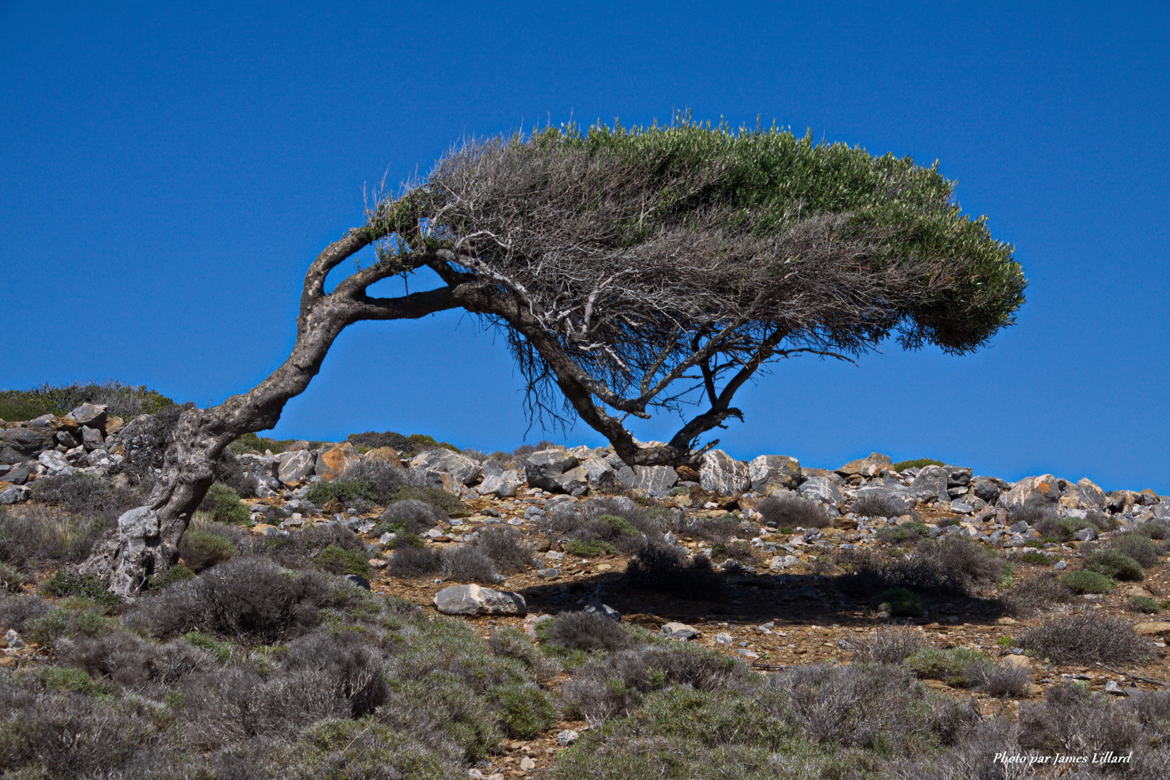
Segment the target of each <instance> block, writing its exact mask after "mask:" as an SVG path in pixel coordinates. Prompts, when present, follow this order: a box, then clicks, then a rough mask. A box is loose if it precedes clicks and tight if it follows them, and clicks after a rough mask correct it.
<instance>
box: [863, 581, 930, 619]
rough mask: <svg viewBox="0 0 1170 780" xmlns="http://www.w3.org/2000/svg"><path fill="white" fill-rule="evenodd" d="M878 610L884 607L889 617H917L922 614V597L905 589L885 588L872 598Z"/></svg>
mask: <svg viewBox="0 0 1170 780" xmlns="http://www.w3.org/2000/svg"><path fill="white" fill-rule="evenodd" d="M874 598H875V599H876V601H877V602H878V606H879V608H880V607H882V606H884V607H885V608H886V609H887V611H889V613H890V614H891V615H896V616H899V617H917V616H918V615H921V614H922V597H921V596H919V595H918V594H917V593H915V592H914V591H912V590H908V589H906V588H887V589H886V590H883V591H882V592H881V593H879V594H877V596H875V597H874Z"/></svg>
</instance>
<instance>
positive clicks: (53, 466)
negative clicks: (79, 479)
mask: <svg viewBox="0 0 1170 780" xmlns="http://www.w3.org/2000/svg"><path fill="white" fill-rule="evenodd" d="M37 460H38V461H39V462H40V464H41V465H42V466H44V467H45V473H46V474H48V475H49V476H50V477H59V476H64V475H67V474H72V473H73V467H72V466H70V465H69V461H68V460H67V459H66V458H65V456H64V455H62V454H61V453H59V452H57V451H56V450H45V451H44V452H42V453H41V454H40V455H38V456H37Z"/></svg>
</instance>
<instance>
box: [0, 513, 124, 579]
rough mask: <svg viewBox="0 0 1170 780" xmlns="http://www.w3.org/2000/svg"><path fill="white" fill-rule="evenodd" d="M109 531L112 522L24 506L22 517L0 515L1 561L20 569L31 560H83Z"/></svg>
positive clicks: (57, 561) (64, 561) (59, 561)
mask: <svg viewBox="0 0 1170 780" xmlns="http://www.w3.org/2000/svg"><path fill="white" fill-rule="evenodd" d="M110 528H113V521H107V520H104V519H86V518H82V517H78V516H75V515H70V514H65V513H63V512H60V511H56V510H50V509H47V508H45V507H36V506H28V507H24V508H22V514H20V515H17V514H15V513H12V512H0V562H5V563H11V564H14V565H17V566H20V565H23V564H25V563H27V562H29V561H39V562H44V563H73V562H77V561H82V560H85V558H86V557H88V555H89V553H90V552H91V551H92V550H93V547H94V545H96V544H97V543H98V541H99V540H100V539H101V538H102V537H103V536H104V535H105V533H106V531H107V530H109V529H110Z"/></svg>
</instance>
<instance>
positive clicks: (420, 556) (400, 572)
mask: <svg viewBox="0 0 1170 780" xmlns="http://www.w3.org/2000/svg"><path fill="white" fill-rule="evenodd" d="M416 538H417V537H416ZM386 568H387V570H388V571H389V572H390V574H392V575H394V576H395V577H402V578H411V577H429V576H431V575H433V574H437V573H438V572H439V569H440V568H441V563H440V561H439V553H437V552H436V551H434V550H432V549H429V548H427V547H422V546H419V547H414V546H411V545H404V546H400V547H398V548H396V549H395V550H394V555H392V556H391V557H390V563H389V564H388V565H387V567H386Z"/></svg>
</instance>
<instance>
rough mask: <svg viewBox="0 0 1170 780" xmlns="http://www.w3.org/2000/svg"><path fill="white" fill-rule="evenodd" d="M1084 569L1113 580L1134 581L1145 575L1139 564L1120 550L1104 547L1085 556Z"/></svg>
mask: <svg viewBox="0 0 1170 780" xmlns="http://www.w3.org/2000/svg"><path fill="white" fill-rule="evenodd" d="M1084 565H1085V568H1086V569H1088V570H1089V571H1095V572H1097V573H1098V574H1104V575H1105V576H1106V577H1110V578H1112V579H1115V580H1128V581H1136V580H1140V579H1142V578H1143V577H1144V576H1145V575H1144V574H1143V573H1142V567H1141V564H1139V563H1138V562H1137V561H1135V560H1134V559H1133V558H1130V557H1129V556H1128V555H1126V554H1125V553H1123V552H1121V551H1120V550H1115V549H1113V548H1109V547H1106V548H1104V549H1097V550H1094V551H1093V552H1091V553H1089V554H1088V555H1086V556H1085V564H1084Z"/></svg>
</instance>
